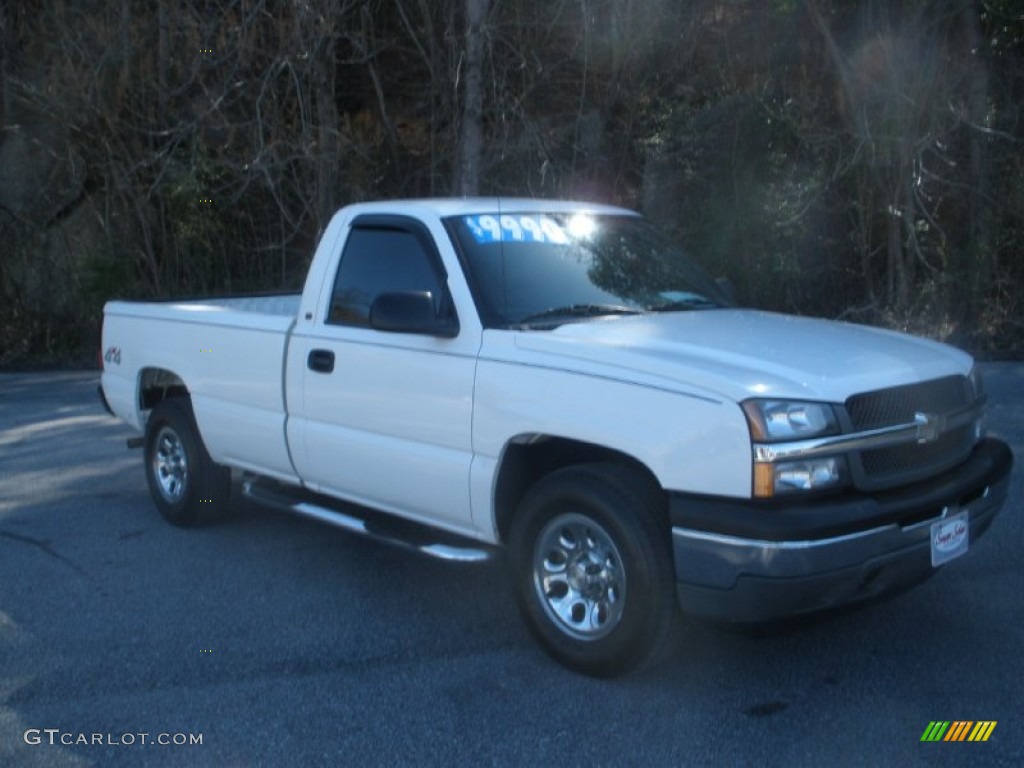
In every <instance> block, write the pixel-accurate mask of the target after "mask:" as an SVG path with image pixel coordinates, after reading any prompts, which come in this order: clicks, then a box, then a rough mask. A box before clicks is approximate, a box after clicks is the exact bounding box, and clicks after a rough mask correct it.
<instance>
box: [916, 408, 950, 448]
mask: <svg viewBox="0 0 1024 768" xmlns="http://www.w3.org/2000/svg"><path fill="white" fill-rule="evenodd" d="M914 424H916V425H917V442H918V443H920V444H922V445H923V444H924V443H932V442H935V441H936V440H938V439H939V435H941V434H942V432H943V431H944V430H945V428H946V417H945V416H943V415H942V414H939V413H921V412H920V411H918V412H917V413H915V414H914Z"/></svg>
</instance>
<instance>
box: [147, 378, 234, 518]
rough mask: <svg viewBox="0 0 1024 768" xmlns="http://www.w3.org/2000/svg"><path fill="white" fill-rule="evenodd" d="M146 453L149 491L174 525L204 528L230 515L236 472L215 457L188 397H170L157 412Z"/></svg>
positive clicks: (155, 412)
mask: <svg viewBox="0 0 1024 768" xmlns="http://www.w3.org/2000/svg"><path fill="white" fill-rule="evenodd" d="M145 455H146V481H147V482H148V483H149V493H150V495H151V496H152V497H153V502H154V503H155V504H156V507H157V509H158V510H159V511H160V514H161V515H163V516H164V518H165V519H166V520H167V521H168V522H169V523H172V524H173V525H177V526H183V527H184V526H193V525H201V524H203V523H209V522H212V521H214V520H217V519H220V518H221V517H223V516H224V515H225V514H226V513H227V509H228V500H229V498H230V495H231V470H230V469H228V468H227V467H224V466H221V465H220V464H216V463H214V461H213V459H211V458H210V454H209V453H207V451H206V446H205V445H203V441H202V438H201V437H200V436H199V429H198V428H197V427H196V420H195V416H194V415H193V413H192V405H191V403H190V402H189V400H188V399H187V398H184V397H172V398H168V399H166V400H163V401H161V402H160V403H158V404H157V406H156V407H155V408H154V409H153V413H152V414H151V415H150V417H149V423H148V424H147V425H146V451H145Z"/></svg>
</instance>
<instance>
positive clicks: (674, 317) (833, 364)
mask: <svg viewBox="0 0 1024 768" xmlns="http://www.w3.org/2000/svg"><path fill="white" fill-rule="evenodd" d="M515 347H516V349H517V352H518V354H516V357H519V356H520V355H524V356H526V357H527V358H530V359H529V360H522V362H530V363H533V364H539V365H545V366H552V367H558V368H562V369H571V370H576V371H578V372H580V373H590V374H593V375H601V376H610V377H614V378H619V379H624V380H630V381H636V382H637V383H644V384H648V385H651V386H658V387H670V388H672V389H675V390H678V391H682V392H688V393H690V394H694V395H697V396H704V397H712V398H715V399H720V398H725V399H731V400H733V401H735V402H740V401H742V400H745V399H747V398H750V397H784V398H801V399H808V400H825V401H830V402H842V401H844V400H845V399H846V398H847V397H849V396H850V395H853V394H856V393H858V392H866V391H871V390H874V389H881V388H884V387H892V386H897V385H900V384H910V383H915V382H919V381H925V380H928V379H933V378H937V377H940V376H949V375H952V374H963V375H966V374H967V373H968V372H969V371H970V368H971V364H972V360H971V357H970V356H969V355H967V354H964V353H963V352H960V351H959V350H956V349H954V348H952V347H950V346H947V345H945V344H940V343H938V342H933V341H928V340H925V339H920V338H917V337H914V336H908V335H906V334H902V333H897V332H894V331H885V330H881V329H878V328H868V327H866V326H860V325H851V324H849V323H840V322H835V321H831V320H819V319H813V318H806V317H793V316H791V315H779V314H774V313H770V312H760V311H754V310H743V309H721V310H700V311H690V312H672V313H665V314H646V315H637V316H629V317H615V318H608V319H600V320H595V321H592V322H582V323H566V324H564V325H561V326H559V327H558V328H556V329H554V330H552V331H522V332H517V333H516V335H515Z"/></svg>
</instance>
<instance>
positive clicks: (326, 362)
mask: <svg viewBox="0 0 1024 768" xmlns="http://www.w3.org/2000/svg"><path fill="white" fill-rule="evenodd" d="M306 365H308V366H309V370H311V371H317V372H318V373H330V372H331V371H333V370H334V353H333V352H331V350H329V349H314V350H313V351H312V352H310V353H309V357H307V358H306Z"/></svg>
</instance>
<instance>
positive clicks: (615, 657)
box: [508, 468, 675, 677]
mask: <svg viewBox="0 0 1024 768" xmlns="http://www.w3.org/2000/svg"><path fill="white" fill-rule="evenodd" d="M588 470H589V471H588ZM636 489H637V484H636V483H632V482H629V478H628V476H626V479H625V480H624V479H623V477H622V475H621V474H619V473H610V472H609V471H608V470H607V468H606V469H605V471H603V472H600V473H599V472H598V471H596V470H590V469H589V468H580V469H576V468H571V469H569V470H561V471H559V472H556V473H554V474H553V475H551V476H549V477H548V478H545V479H544V480H542V481H541V482H540V483H538V485H537V486H536V487H535V488H534V489H533V490H532V491H531V492H529V493H528V494H527V496H526V497H525V498H524V500H523V503H522V504H521V505H520V508H519V512H518V514H517V518H520V521H521V524H520V525H518V526H514V527H513V531H512V536H511V537H510V539H509V552H508V554H509V557H510V559H511V565H512V569H513V574H514V578H515V581H516V595H517V599H518V601H519V604H520V609H521V610H522V613H523V615H524V618H525V620H526V624H527V627H528V628H529V629H530V631H531V633H532V634H533V635H534V637H535V638H536V639H537V640H538V641H539V642H540V644H541V645H542V646H543V647H544V649H545V650H546V651H547V652H548V653H549V654H550V655H551V656H553V657H554V658H555V659H556V660H558V661H559V662H561V663H562V664H564V665H566V666H568V667H570V668H572V669H575V670H577V671H580V672H584V673H586V674H590V675H595V676H599V677H608V676H613V675H618V674H622V673H624V672H627V671H629V670H631V669H633V668H635V667H637V666H639V665H642V664H643V663H644V661H645V660H647V658H648V657H649V656H650V655H651V651H652V649H653V646H654V644H655V642H656V640H657V636H658V634H659V624H660V622H661V621H663V620H664V616H665V613H664V612H665V611H666V610H670V611H675V602H674V596H675V591H674V578H673V575H672V573H671V571H670V570H666V563H667V562H668V561H667V560H666V558H668V557H670V553H669V552H668V551H667V543H665V542H662V541H660V540H659V538H658V536H659V533H658V529H657V521H656V520H652V519H649V518H650V517H651V513H652V510H650V509H645V508H642V507H643V506H644V505H643V502H644V499H642V498H637V496H638V495H640V496H642V495H643V494H637V493H636ZM570 512H571V513H576V514H580V515H583V516H584V517H586V518H589V519H591V520H593V522H595V523H596V524H597V525H599V526H600V527H601V528H603V529H604V530H605V531H606V532H607V534H608V536H609V537H610V538H611V539H612V540H613V542H614V544H615V546H616V548H617V549H618V551H619V555H620V557H621V560H622V567H623V569H624V571H625V580H626V590H625V601H626V602H625V606H624V607H623V613H622V616H621V618H620V620H619V622H618V625H617V626H616V627H615V628H614V629H612V630H611V632H609V633H608V634H607V635H605V636H604V637H600V638H595V639H591V640H588V639H581V638H578V637H574V636H573V635H571V634H568V633H567V632H566V631H565V630H563V629H562V628H561V627H560V625H559V624H558V622H557V621H556V620H555V619H553V618H552V617H551V616H550V615H549V613H548V611H547V610H546V608H545V606H544V605H543V604H542V602H541V600H542V598H541V597H540V596H539V595H538V594H537V589H536V586H535V582H534V578H535V577H534V550H535V547H536V545H537V541H538V538H539V536H540V533H541V531H542V530H543V529H544V527H545V526H546V525H547V524H548V523H549V522H550V521H551V520H553V519H554V518H555V517H556V516H558V515H560V514H563V513H570ZM665 535H666V536H667V534H665ZM661 546H664V550H662V551H659V548H660V547H661ZM665 600H670V601H671V605H670V606H669V607H668V608H666V605H665Z"/></svg>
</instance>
